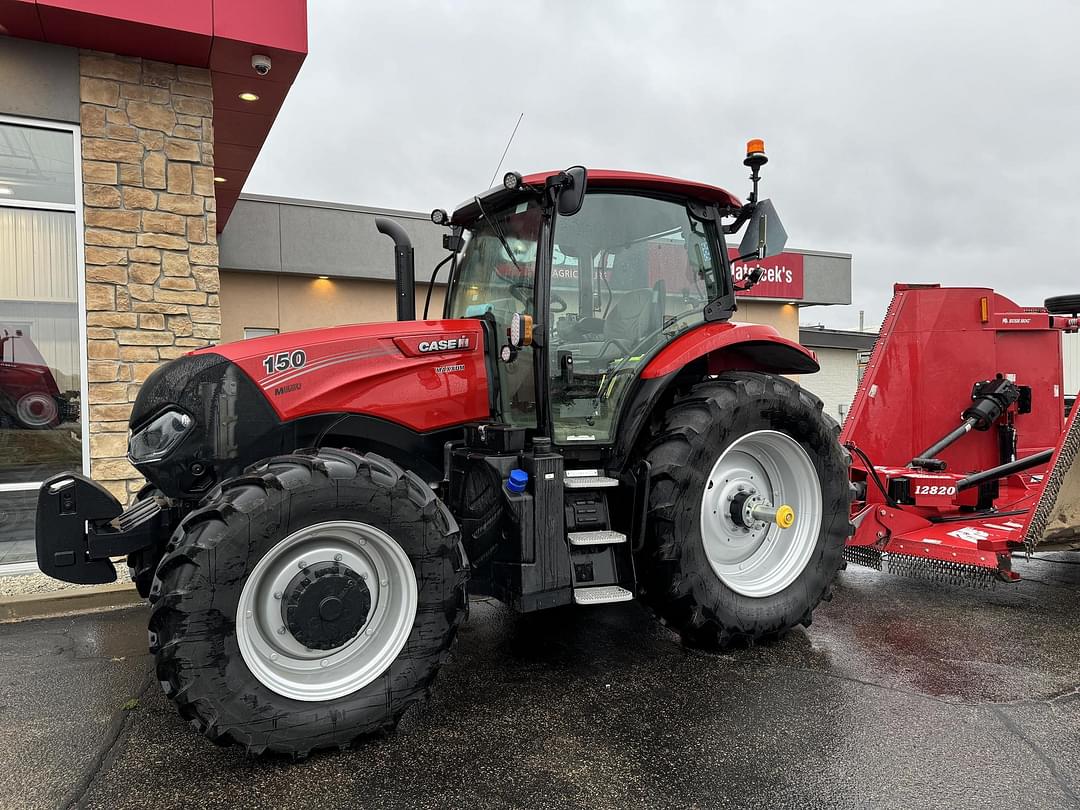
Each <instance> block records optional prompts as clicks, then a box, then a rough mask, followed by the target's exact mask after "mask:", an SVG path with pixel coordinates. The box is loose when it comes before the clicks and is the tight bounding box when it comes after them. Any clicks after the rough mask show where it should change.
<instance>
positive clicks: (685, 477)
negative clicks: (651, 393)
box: [638, 372, 851, 648]
mask: <svg viewBox="0 0 1080 810" xmlns="http://www.w3.org/2000/svg"><path fill="white" fill-rule="evenodd" d="M838 433H839V427H838V426H837V424H836V422H835V421H834V420H832V419H831V418H830V417H829V416H827V415H826V414H824V413H823V412H822V405H821V401H820V400H819V399H817V398H816V397H814V396H813V395H812V394H809V393H807V392H806V391H804V390H803V389H802V388H801V387H800V386H799V385H798V384H797V383H795V382H793V381H791V380H789V379H787V378H784V377H779V376H775V375H770V374H762V373H753V372H732V373H727V374H723V375H721V376H720V377H718V378H716V379H713V380H710V381H708V382H703V383H700V384H698V385H696V386H694V387H693V388H692V389H691V390H690V391H689V392H688V393H687V394H685V395H683V396H681V397H679V398H677V399H676V400H675V402H674V403H673V404H672V406H671V407H670V408H669V409H668V411H667V412H666V413H665V414H664V415H663V417H662V421H661V424H660V426H659V428H658V430H656V431H655V433H654V435H655V439H654V440H653V441H652V442H651V443H650V445H649V446H648V448H647V456H646V457H647V459H648V461H649V464H650V467H651V486H650V496H649V513H648V527H647V531H646V542H645V546H644V548H643V550H642V553H641V556H640V557H639V563H638V572H639V577H640V578H641V581H642V590H643V599H644V601H646V602H647V603H648V604H650V605H651V607H652V608H653V609H654V610H655V611H656V613H657V614H658V615H659V616H660V617H661V619H662V620H664V621H665V623H666V624H668V626H670V627H672V628H673V629H675V630H677V631H678V632H679V633H680V634H681V636H682V638H683V641H684V643H686V644H688V645H691V646H699V647H708V648H723V647H727V646H730V645H733V644H753V643H755V642H758V641H762V640H770V639H775V638H779V637H781V636H783V635H784V634H785V633H786V632H787V631H788V630H790V629H791V628H793V627H795V626H796V625H798V624H800V623H801V624H804V625H809V624H810V621H811V615H812V613H813V610H814V608H815V607H816V606H817V605H818V603H819V602H820V601H821V600H822V599H830V598H831V588H832V584H833V581H834V579H835V578H836V575H837V572H838V571H839V570H840V567H841V563H842V561H843V557H842V554H843V549H844V543H845V541H846V539H847V537H848V536H849V535H850V534H851V524H850V507H851V489H850V485H849V482H848V466H849V463H850V457H849V456H848V454H847V451H846V450H844V449H843V448H842V447H841V446H840V444H839V442H838V441H837V436H838ZM729 450H731V452H730V453H728V452H727V451H729ZM755 454H757V455H755ZM758 456H760V457H761V458H758ZM788 459H790V460H791V464H790V465H788V471H785V470H784V465H785V462H786V461H787V460H788ZM759 461H760V463H759ZM770 471H771V475H772V476H773V477H775V479H776V480H775V481H771V480H770V482H767V483H765V484H764V485H762V479H769V477H770ZM751 479H754V480H751ZM815 479H816V480H815ZM744 483H745V484H746V485H747V486H744ZM759 485H761V486H762V489H763V494H765V495H767V496H768V499H769V500H770V501H772V505H773V506H779V505H780V504H779V503H776V500H778V499H779V498H777V499H774V498H773V497H772V496H776V495H780V494H781V493H783V492H785V491H786V492H787V494H788V496H790V495H791V494H792V493H796V494H797V495H798V497H797V498H795V500H799V499H800V498H801V500H802V501H803V503H802V504H801V505H800V506H799V507H798V508H797V509H796V514H795V523H794V524H793V526H792V527H791V528H788V529H783V530H780V529H779V527H778V526H776V525H775V524H769V523H760V524H759V523H756V522H754V521H751V523H750V526H749V527H746V526H744V525H743V524H741V523H738V522H736V521H737V520H738V519H739V518H738V517H731V515H735V514H736V512H738V510H737V509H734V510H733V509H732V508H731V506H730V504H733V503H744V501H741V500H739V499H740V498H744V497H745V492H750V491H753V492H755V493H756V492H757V490H756V489H754V487H756V486H759ZM765 490H769V492H765ZM732 495H734V497H733V498H732V497H731V496H732ZM725 497H727V498H729V500H727V501H723V502H721V499H722V498H725ZM710 499H716V500H715V502H714V500H710ZM815 500H817V501H818V503H816V504H815V503H814V501H815ZM815 510H816V515H815ZM800 511H801V512H802V514H799V512H800ZM738 514H739V515H741V514H742V513H741V512H738ZM800 521H801V522H802V528H801V529H800ZM728 528H730V531H728V530H727V529H728ZM800 531H802V534H799V532H800ZM770 542H771V543H772V545H771V546H770V545H767V544H768V543H770ZM800 542H801V544H802V545H801V546H799V543H800ZM740 543H742V544H743V545H741V546H740V545H739V544H740ZM785 543H789V544H790V545H789V546H788V547H785V546H784V544H785ZM800 549H801V550H800ZM755 555H757V556H755ZM769 555H771V556H769ZM770 566H771V568H770ZM742 568H745V569H746V570H745V571H744V570H740V569H742ZM770 571H771V573H770Z"/></svg>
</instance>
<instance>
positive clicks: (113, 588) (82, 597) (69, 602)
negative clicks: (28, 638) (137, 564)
mask: <svg viewBox="0 0 1080 810" xmlns="http://www.w3.org/2000/svg"><path fill="white" fill-rule="evenodd" d="M142 601H143V599H142V597H141V596H139V592H138V591H136V590H135V586H134V585H132V584H131V583H130V582H118V583H113V584H110V585H99V586H96V587H89V586H88V587H86V588H78V589H71V590H64V591H54V592H52V593H28V594H19V595H17V596H4V597H0V624H6V623H9V622H21V621H25V620H27V619H44V618H47V617H50V616H63V615H66V614H69V613H81V612H84V611H88V610H107V609H109V608H120V607H130V606H132V605H137V604H139V603H140V602H142Z"/></svg>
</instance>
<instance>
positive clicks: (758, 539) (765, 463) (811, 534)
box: [701, 430, 822, 598]
mask: <svg viewBox="0 0 1080 810" xmlns="http://www.w3.org/2000/svg"><path fill="white" fill-rule="evenodd" d="M746 494H750V495H752V496H755V497H757V498H761V499H764V500H766V501H768V502H769V503H770V504H772V505H773V506H780V505H781V504H787V505H788V506H791V507H792V509H794V511H795V524H794V525H793V526H792V527H791V528H788V529H781V528H780V527H779V526H777V525H776V524H775V523H758V524H754V525H752V526H749V527H747V526H743V525H741V524H740V523H739V522H738V521H737V520H736V519H735V518H733V517H732V514H731V512H732V509H731V506H732V502H733V500H735V499H737V498H738V497H740V496H743V497H745V495H746ZM821 517H822V505H821V484H820V482H819V481H818V475H817V470H816V469H815V468H814V464H813V462H812V461H811V460H810V456H809V455H808V454H807V452H806V450H804V449H803V447H802V445H800V444H799V443H798V442H797V441H795V440H794V439H793V438H791V437H790V436H788V435H787V434H786V433H781V432H779V431H775V430H759V431H755V432H753V433H748V434H746V435H745V436H742V437H740V438H739V439H737V440H736V441H735V442H734V443H733V444H732V445H730V446H729V447H728V448H727V449H726V450H724V452H723V453H721V454H720V457H719V458H718V459H717V460H716V463H715V464H713V468H712V470H711V472H710V473H709V475H708V477H707V478H706V479H705V484H704V490H703V493H702V499H701V541H702V545H703V546H704V549H705V555H706V557H707V558H708V560H709V565H710V566H711V568H712V570H713V572H714V573H715V574H716V576H717V577H719V579H720V580H721V581H722V582H723V583H724V584H725V585H727V586H728V587H729V588H731V589H732V590H733V591H735V592H736V593H739V594H742V595H743V596H750V597H757V598H761V597H766V596H772V595H773V594H776V593H779V592H780V591H782V590H784V589H785V588H787V587H788V586H789V585H791V583H793V582H794V581H795V580H796V579H797V578H798V576H799V574H801V573H802V572H803V569H805V568H806V565H807V563H808V562H809V561H810V557H811V555H812V554H813V552H814V548H815V547H816V546H817V540H818V535H819V533H820V530H821Z"/></svg>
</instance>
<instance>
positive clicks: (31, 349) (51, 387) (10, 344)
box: [0, 326, 78, 430]
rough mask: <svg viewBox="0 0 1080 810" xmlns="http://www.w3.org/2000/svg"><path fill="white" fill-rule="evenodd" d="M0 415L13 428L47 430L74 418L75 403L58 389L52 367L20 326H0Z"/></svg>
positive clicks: (76, 414) (75, 412) (76, 413)
mask: <svg viewBox="0 0 1080 810" xmlns="http://www.w3.org/2000/svg"><path fill="white" fill-rule="evenodd" d="M0 416H6V417H8V419H10V420H12V421H13V422H14V423H15V427H20V428H24V429H26V430H47V429H49V428H55V427H57V426H59V425H60V423H61V422H62V421H65V420H70V419H72V418H77V416H78V405H77V403H73V402H72V401H71V400H70V398H69V397H67V396H66V395H64V394H62V393H61V392H60V388H59V386H57V384H56V378H55V377H54V376H53V373H52V370H51V369H50V368H49V366H48V364H47V363H46V362H45V358H44V357H42V356H41V352H39V351H38V349H37V347H36V346H35V345H34V342H33V341H32V340H30V338H29V337H27V336H26V335H24V334H23V331H22V330H21V329H12V328H9V327H5V326H0Z"/></svg>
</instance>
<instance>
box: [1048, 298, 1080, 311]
mask: <svg viewBox="0 0 1080 810" xmlns="http://www.w3.org/2000/svg"><path fill="white" fill-rule="evenodd" d="M1043 306H1044V307H1046V311H1047V312H1049V313H1050V314H1051V315H1080V295H1055V296H1053V297H1051V298H1047V299H1046V300H1045V301H1044V302H1043Z"/></svg>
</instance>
